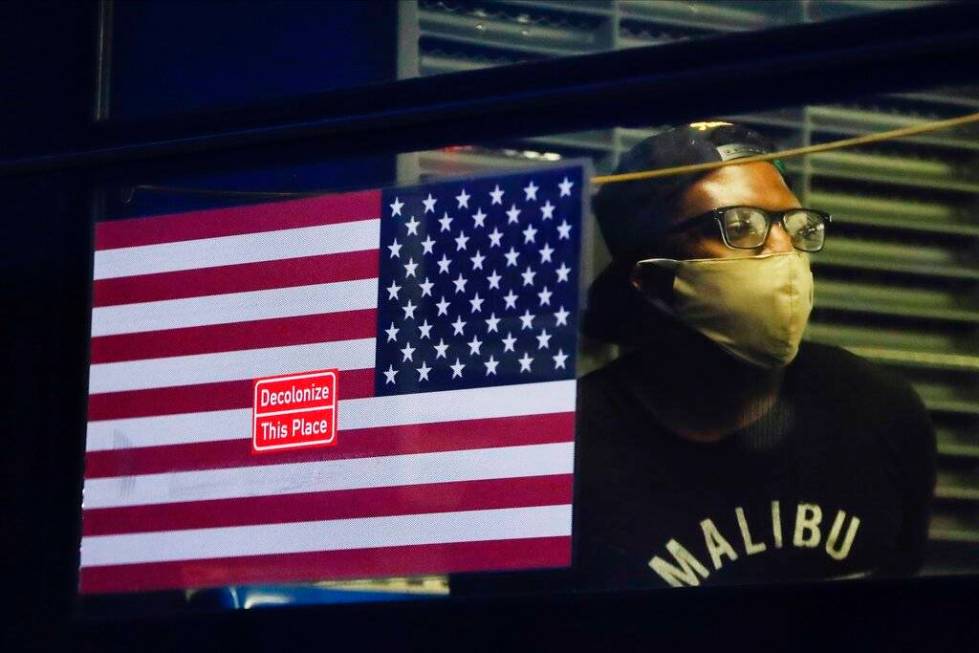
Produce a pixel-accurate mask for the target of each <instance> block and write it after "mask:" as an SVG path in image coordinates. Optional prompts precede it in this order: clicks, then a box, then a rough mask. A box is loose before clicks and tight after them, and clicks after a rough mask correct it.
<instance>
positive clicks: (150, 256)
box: [94, 219, 381, 280]
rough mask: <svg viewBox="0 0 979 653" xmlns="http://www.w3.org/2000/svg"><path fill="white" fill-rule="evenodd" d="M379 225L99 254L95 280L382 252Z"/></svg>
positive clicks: (241, 236) (293, 231)
mask: <svg viewBox="0 0 979 653" xmlns="http://www.w3.org/2000/svg"><path fill="white" fill-rule="evenodd" d="M380 225H381V221H380V220H376V219H374V220H357V221H354V222H342V223H339V224H328V225H319V226H315V227H301V228H298V229H281V230H278V231H265V232H261V233H250V234H239V235H236V236H221V237H219V238H201V239H199V240H184V241H180V242H176V243H161V244H158V245H141V246H139V247H121V248H119V249H108V250H100V251H97V252H95V272H94V274H95V279H96V280H98V279H114V278H117V277H129V276H133V275H136V274H154V273H157V272H175V271H177V270H193V269H196V268H210V267H215V266H218V265H236V264H239V263H257V262H259V261H275V260H279V259H285V258H297V257H301V256H318V255H320V254H337V253H340V252H355V251H359V250H364V249H377V248H378V247H379V246H380Z"/></svg>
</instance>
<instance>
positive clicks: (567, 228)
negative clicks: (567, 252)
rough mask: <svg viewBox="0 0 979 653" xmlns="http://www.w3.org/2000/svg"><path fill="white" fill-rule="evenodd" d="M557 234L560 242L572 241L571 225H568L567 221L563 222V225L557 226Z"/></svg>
mask: <svg viewBox="0 0 979 653" xmlns="http://www.w3.org/2000/svg"><path fill="white" fill-rule="evenodd" d="M557 233H558V236H557V239H558V240H571V225H569V224H568V221H567V220H562V221H561V224H559V225H558V226H557Z"/></svg>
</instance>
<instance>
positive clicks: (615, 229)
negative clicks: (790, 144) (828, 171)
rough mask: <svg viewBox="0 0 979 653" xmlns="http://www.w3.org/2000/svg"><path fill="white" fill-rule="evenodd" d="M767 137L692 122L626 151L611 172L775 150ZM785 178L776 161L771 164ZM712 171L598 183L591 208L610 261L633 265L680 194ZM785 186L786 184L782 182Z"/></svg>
mask: <svg viewBox="0 0 979 653" xmlns="http://www.w3.org/2000/svg"><path fill="white" fill-rule="evenodd" d="M775 151H776V147H775V145H774V144H773V143H772V142H771V141H770V140H769V139H767V138H765V137H764V136H762V135H761V134H759V133H758V132H755V131H753V130H751V129H748V128H747V127H744V126H742V125H736V124H733V123H730V122H694V123H691V124H689V125H683V126H678V127H672V128H669V129H666V130H665V131H662V132H660V133H658V134H655V135H653V136H650V137H649V138H646V139H645V140H643V141H641V142H639V143H638V144H636V145H635V146H634V147H633V148H632V149H630V150H629V151H628V152H627V153H626V154H625V155H624V156H623V157H622V159H621V161H620V162H619V165H618V167H617V168H616V169H615V174H621V173H628V172H640V171H645V170H656V169H660V168H672V167H674V166H683V165H691V164H698V163H712V162H715V161H730V160H732V159H741V158H745V157H749V156H756V155H759V154H768V153H770V152H775ZM772 163H773V165H775V167H776V168H778V170H779V172H781V173H782V175H783V177H784V176H785V171H784V166H783V165H782V163H781V161H778V160H775V161H773V162H772ZM710 172H711V171H709V170H707V171H701V172H694V173H689V174H684V175H674V176H670V177H658V178H655V179H642V180H638V181H626V182H611V183H606V184H603V185H602V187H601V189H600V190H599V191H598V193H597V194H596V195H595V196H594V198H593V199H592V210H593V211H594V213H595V217H596V219H597V220H598V225H599V228H600V229H601V231H602V235H603V236H604V237H605V243H606V244H607V245H608V248H609V251H610V252H611V254H612V257H613V258H614V259H617V260H624V261H628V262H634V261H636V260H638V259H639V258H641V257H642V255H643V253H644V251H645V250H648V249H650V247H651V246H653V245H654V244H655V243H656V242H657V241H658V240H659V238H660V237H662V235H663V233H664V232H665V231H666V230H667V229H668V228H669V227H670V226H671V225H670V221H669V215H668V213H669V212H670V210H671V209H672V208H673V204H674V202H675V200H676V199H677V197H678V196H679V194H680V193H681V192H682V191H683V190H684V189H686V188H687V187H688V186H690V185H691V184H693V183H694V182H696V181H697V180H699V179H700V178H702V177H704V176H705V175H707V174H709V173H710ZM786 183H787V182H786Z"/></svg>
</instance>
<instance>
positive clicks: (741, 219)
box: [721, 207, 826, 252]
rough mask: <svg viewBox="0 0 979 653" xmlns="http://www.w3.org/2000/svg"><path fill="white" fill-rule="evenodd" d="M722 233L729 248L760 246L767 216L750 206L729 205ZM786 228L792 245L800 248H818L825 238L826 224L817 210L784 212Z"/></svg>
mask: <svg viewBox="0 0 979 653" xmlns="http://www.w3.org/2000/svg"><path fill="white" fill-rule="evenodd" d="M721 225H722V226H723V228H724V235H725V238H727V241H728V243H729V244H730V245H731V246H732V247H739V248H745V249H754V248H755V247H761V246H762V245H763V244H764V242H765V237H766V236H767V235H768V216H767V215H766V214H765V212H764V211H761V210H759V209H756V208H752V207H734V208H730V209H728V210H726V211H724V213H723V214H722V216H721ZM784 225H785V230H786V232H788V234H789V237H791V238H792V244H793V245H794V246H795V247H796V248H798V249H801V250H803V251H807V252H812V251H818V250H819V249H821V248H822V246H823V241H824V240H825V237H826V225H825V224H824V222H823V219H822V217H821V216H820V215H818V214H817V213H814V212H812V211H806V210H804V209H801V210H797V211H789V212H787V213H786V214H785V221H784Z"/></svg>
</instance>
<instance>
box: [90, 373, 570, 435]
mask: <svg viewBox="0 0 979 653" xmlns="http://www.w3.org/2000/svg"><path fill="white" fill-rule="evenodd" d="M574 409H575V381H574V380H569V381H549V382H546V383H526V384H523V385H506V386H499V387H495V388H472V389H468V390H447V391H443V392H426V393H418V394H408V395H395V396H391V397H369V398H366V399H344V398H343V373H341V374H340V406H339V410H338V411H337V419H338V428H339V431H340V433H341V437H342V432H343V430H345V429H361V428H371V427H381V426H396V425H399V424H403V425H407V424H429V423H432V422H452V421H457V420H467V419H487V418H492V417H516V416H520V415H544V414H549V413H566V412H571V411H573V410H574ZM251 416H252V412H251V409H250V408H245V409H241V410H217V411H208V412H201V413H184V414H180V415H160V416H158V417H131V418H127V419H108V420H99V421H95V422H89V424H88V438H87V442H86V448H87V450H88V451H105V450H109V449H129V448H131V447H155V446H161V445H170V444H188V443H194V442H216V441H219V440H231V439H235V438H239V439H249V438H251Z"/></svg>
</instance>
